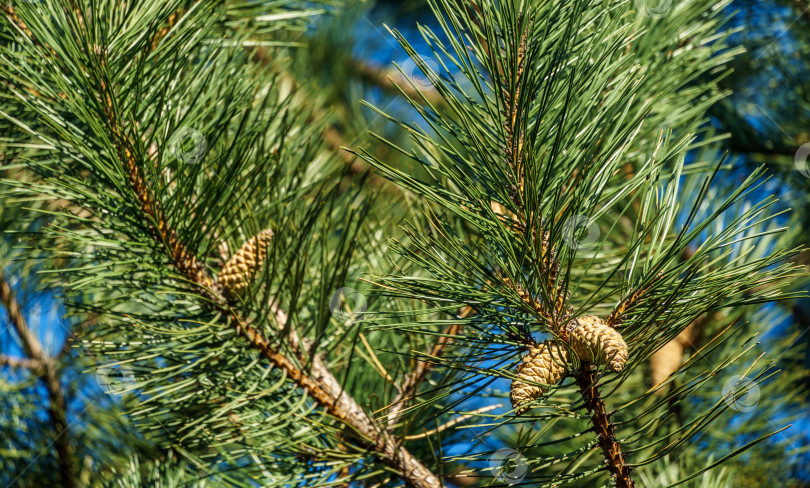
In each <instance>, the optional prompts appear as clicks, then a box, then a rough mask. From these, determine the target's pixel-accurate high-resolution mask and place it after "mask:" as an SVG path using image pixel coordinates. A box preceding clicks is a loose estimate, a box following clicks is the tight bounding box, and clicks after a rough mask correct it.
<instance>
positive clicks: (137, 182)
mask: <svg viewBox="0 0 810 488" xmlns="http://www.w3.org/2000/svg"><path fill="white" fill-rule="evenodd" d="M100 96H101V101H102V106H103V110H104V112H105V114H106V117H107V121H106V122H107V124H108V128H109V131H110V133H111V135H112V136H113V138H114V141H115V144H116V146H117V150H118V152H119V155H120V157H121V160H122V162H123V165H124V170H125V172H126V174H127V176H128V179H129V183H130V186H131V190H132V191H133V193H134V195H135V197H136V199H137V201H138V203H139V205H140V209H141V211H142V212H143V214H144V216H145V217H146V220H148V222H150V224H151V229H152V231H153V236H154V237H155V239H156V240H157V241H158V242H160V243H161V244H162V245H164V247H165V249H166V251H167V253H168V255H169V256H170V257H171V259H172V261H173V265H174V266H175V267H176V268H177V269H178V270H179V271H180V272H181V273H182V274H183V275H184V276H185V277H186V278H187V279H189V281H191V282H192V283H194V284H196V285H197V286H198V287H199V289H200V290H201V291H202V293H203V294H204V295H205V296H206V297H208V298H210V299H211V300H212V303H213V304H214V305H215V306H216V307H217V308H218V309H219V311H220V312H222V313H223V314H225V316H226V317H228V322H229V323H230V325H231V326H233V327H234V328H235V329H236V330H237V331H238V332H239V334H240V335H241V336H242V337H244V338H245V339H246V340H247V341H248V343H249V344H250V345H251V347H253V348H254V349H256V350H258V351H259V352H260V353H261V354H262V356H263V357H265V358H266V359H268V360H269V361H270V362H271V363H273V364H274V365H275V366H276V367H278V368H280V369H281V370H283V371H284V372H285V373H286V375H287V376H288V377H289V378H290V379H291V380H292V381H294V382H295V383H296V384H297V385H298V386H299V387H301V388H302V389H303V390H304V391H306V392H307V393H308V394H309V395H310V396H311V397H312V398H313V399H314V400H315V401H316V402H317V403H318V404H319V405H321V407H323V408H324V409H325V410H326V411H327V412H329V413H330V414H331V415H332V416H334V417H336V418H338V419H339V420H341V421H343V422H345V423H346V424H347V425H349V426H351V427H352V428H354V429H355V430H356V431H357V432H358V433H359V434H360V435H362V436H363V437H365V438H366V439H367V440H368V441H369V443H370V446H369V447H370V448H371V449H372V450H373V451H375V453H376V454H377V455H378V456H379V458H380V459H381V460H382V462H384V463H385V464H387V465H389V466H390V467H392V468H394V469H396V470H397V472H398V473H399V475H400V476H401V477H402V478H403V479H404V480H405V481H406V482H407V483H408V484H409V485H411V486H413V487H416V488H436V487H439V486H440V482H439V479H438V478H437V477H436V476H435V475H434V474H433V473H431V472H430V471H429V470H428V469H427V468H426V467H425V466H424V465H423V464H422V463H421V462H420V461H419V460H417V459H416V458H415V457H414V456H413V455H412V454H411V453H410V452H408V450H407V449H405V448H404V447H403V446H401V445H399V444H398V443H397V442H396V441H395V439H394V438H393V437H392V436H391V434H390V433H389V432H388V431H387V430H385V429H381V428H379V427H378V426H377V425H376V424H375V423H374V422H373V421H372V419H371V418H370V417H369V416H368V415H367V414H366V412H365V411H364V410H363V409H362V408H361V407H360V405H359V404H358V403H357V402H356V401H355V400H354V399H353V398H352V397H351V396H349V394H348V393H346V392H345V390H344V388H343V387H342V386H341V385H340V383H339V382H338V381H337V379H336V378H335V377H334V376H333V375H332V374H331V372H330V371H329V370H328V369H327V367H326V366H325V364H324V363H323V362H322V360H321V359H320V358H319V357H318V356H315V357H313V358H312V359H313V360H312V363H311V364H312V366H311V369H312V373H311V375H308V374H307V373H305V372H304V371H302V370H300V369H299V368H298V367H296V366H295V364H293V362H292V361H290V360H289V359H288V358H287V357H285V356H284V355H283V354H281V353H279V352H278V351H277V350H275V349H274V348H273V347H272V345H271V344H270V341H268V340H267V339H266V338H265V337H264V336H262V334H261V333H260V332H259V331H258V330H256V329H254V328H253V327H251V326H250V324H249V323H247V322H246V321H245V320H244V319H242V318H241V317H240V316H239V315H238V314H236V313H235V312H234V309H236V304H235V303H234V302H233V300H232V298H231V297H228V296H226V294H225V293H224V292H223V290H222V289H221V287H220V286H219V285H218V284H217V283H216V282H214V281H213V280H212V279H211V278H210V273H209V272H208V270H207V269H205V267H204V266H203V265H202V264H201V262H200V261H199V260H198V258H197V257H196V256H195V255H194V254H193V253H192V252H190V251H189V250H188V249H187V248H186V247H185V246H184V245H183V244H182V243H181V242H180V240H179V237H178V233H177V232H176V231H175V230H174V229H172V228H170V227H169V225H168V224H167V222H166V220H165V219H164V217H163V213H162V210H161V207H160V205H159V202H158V201H157V200H156V199H155V198H154V197H153V196H152V195H151V194H150V191H149V189H148V187H147V186H146V184H145V182H144V177H143V175H142V174H141V170H140V166H139V165H138V162H137V160H136V157H135V153H134V150H133V148H134V147H135V144H134V141H131V140H130V139H129V138H128V136H127V135H126V133H125V129H124V128H123V127H122V126H121V124H120V123H119V121H118V119H117V118H116V116H115V112H114V107H115V94H114V93H113V92H112V90H111V88H110V87H109V85H108V84H106V83H102V84H101V87H100ZM276 313H277V319H278V323H279V325H281V324H286V322H287V320H286V318H287V315H286V313H285V312H284V311H283V310H280V309H277V312H276ZM296 347H299V349H300V346H296Z"/></svg>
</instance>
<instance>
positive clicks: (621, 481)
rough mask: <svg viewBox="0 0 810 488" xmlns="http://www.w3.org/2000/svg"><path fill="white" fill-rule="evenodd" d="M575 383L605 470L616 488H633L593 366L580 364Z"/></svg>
mask: <svg viewBox="0 0 810 488" xmlns="http://www.w3.org/2000/svg"><path fill="white" fill-rule="evenodd" d="M576 382H577V386H579V390H580V393H582V399H583V400H584V402H585V408H587V409H588V412H590V413H591V422H592V423H593V431H594V433H596V438H597V441H598V442H599V447H600V448H601V449H602V455H603V456H604V457H605V461H606V464H607V470H608V472H609V473H610V474H611V476H612V477H613V480H614V482H615V483H616V488H634V487H635V483H634V482H633V479H632V478H631V477H630V466H628V465H627V463H626V462H625V460H624V453H622V449H621V446H620V445H619V443H618V441H617V440H616V437H615V431H614V428H613V424H612V423H611V421H610V415H609V414H608V413H607V411H606V410H605V402H604V401H603V400H602V397H601V396H600V394H599V390H598V389H597V388H596V386H597V385H596V377H595V375H594V368H593V365H591V364H588V363H582V369H581V370H580V372H579V373H578V374H577V375H576Z"/></svg>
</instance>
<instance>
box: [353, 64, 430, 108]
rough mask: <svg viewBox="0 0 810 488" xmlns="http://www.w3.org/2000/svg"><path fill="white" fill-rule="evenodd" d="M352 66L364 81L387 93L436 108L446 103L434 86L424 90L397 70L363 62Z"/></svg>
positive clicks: (426, 87)
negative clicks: (402, 95)
mask: <svg viewBox="0 0 810 488" xmlns="http://www.w3.org/2000/svg"><path fill="white" fill-rule="evenodd" d="M351 65H352V67H353V68H354V71H355V73H357V74H358V75H359V76H360V77H361V78H362V79H364V80H366V81H370V82H372V83H374V84H376V85H378V86H379V87H380V88H382V89H383V90H385V91H388V92H391V93H396V94H398V95H399V94H404V95H405V96H407V97H408V98H410V99H411V100H413V101H415V102H417V103H422V102H427V103H430V104H431V105H433V106H434V107H436V106H439V105H443V104H444V103H445V101H444V97H442V95H441V93H439V91H438V90H436V88H435V87H434V86H433V85H432V84H431V85H430V86H425V87H422V88H419V87H417V86H414V83H413V82H412V80H409V79H408V77H407V76H406V75H405V74H403V73H402V72H401V71H399V70H398V69H396V68H383V67H379V66H372V65H370V64H367V63H364V62H362V61H353V62H352V63H351ZM417 69H418V68H417Z"/></svg>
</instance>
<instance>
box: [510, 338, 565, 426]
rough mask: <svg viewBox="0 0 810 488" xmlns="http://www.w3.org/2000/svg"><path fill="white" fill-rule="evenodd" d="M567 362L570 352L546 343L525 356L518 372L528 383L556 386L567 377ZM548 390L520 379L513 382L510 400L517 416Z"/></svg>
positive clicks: (548, 342) (550, 342)
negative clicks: (527, 404)
mask: <svg viewBox="0 0 810 488" xmlns="http://www.w3.org/2000/svg"><path fill="white" fill-rule="evenodd" d="M567 361H568V352H567V351H566V349H565V348H564V347H561V346H560V345H558V344H557V343H556V342H554V341H546V342H544V343H542V344H540V345H539V346H537V347H533V348H532V349H531V350H530V351H529V353H528V354H527V355H525V356H523V361H522V362H521V363H520V364H519V365H518V367H517V371H516V372H517V375H518V377H519V378H523V379H525V380H527V381H532V382H537V383H544V384H546V385H555V384H557V383H559V382H560V380H562V379H563V377H564V376H565V372H566V369H565V363H566V362H567ZM546 390H547V389H543V388H541V387H539V386H536V385H531V384H528V383H525V382H523V381H520V380H519V379H515V380H512V388H511V391H510V393H509V398H510V399H511V400H512V408H514V409H515V414H516V415H522V414H523V413H525V412H526V411H527V410H528V409H529V408H528V407H525V406H523V405H525V404H526V403H529V402H531V401H532V400H536V399H537V398H540V396H542V395H543V393H545V392H546Z"/></svg>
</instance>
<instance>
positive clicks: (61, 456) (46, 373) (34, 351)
mask: <svg viewBox="0 0 810 488" xmlns="http://www.w3.org/2000/svg"><path fill="white" fill-rule="evenodd" d="M0 301H2V302H3V305H4V306H5V308H6V313H7V315H8V319H9V321H10V322H11V324H12V325H13V326H14V329H15V330H16V331H17V335H18V336H19V338H20V340H21V341H22V345H23V350H24V351H25V353H26V355H28V357H29V358H30V360H31V361H33V362H35V363H39V365H40V368H39V373H40V374H39V378H40V380H41V381H42V383H43V384H44V385H45V389H46V390H47V391H48V401H49V405H48V416H49V417H50V419H51V423H52V424H53V429H54V431H55V433H56V438H55V439H54V441H53V443H54V446H55V447H56V457H57V460H58V462H59V478H60V480H61V481H62V486H63V487H65V488H75V487H76V486H77V484H76V477H75V473H76V470H75V467H74V465H73V459H72V457H73V456H72V449H71V445H70V436H69V432H68V422H67V414H66V405H65V397H64V395H63V394H62V382H61V380H60V378H59V370H58V369H57V367H56V363H55V362H54V360H53V359H52V358H50V357H48V356H47V355H46V353H45V349H44V348H43V347H42V343H40V342H39V339H38V338H37V336H36V334H35V333H34V332H33V331H32V330H31V329H30V328H29V327H28V322H27V321H26V320H25V316H24V315H23V313H22V310H21V309H20V304H19V303H18V302H17V298H16V297H15V296H14V293H13V292H12V291H11V286H10V285H9V283H8V281H6V278H5V275H4V274H3V270H2V268H0Z"/></svg>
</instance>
